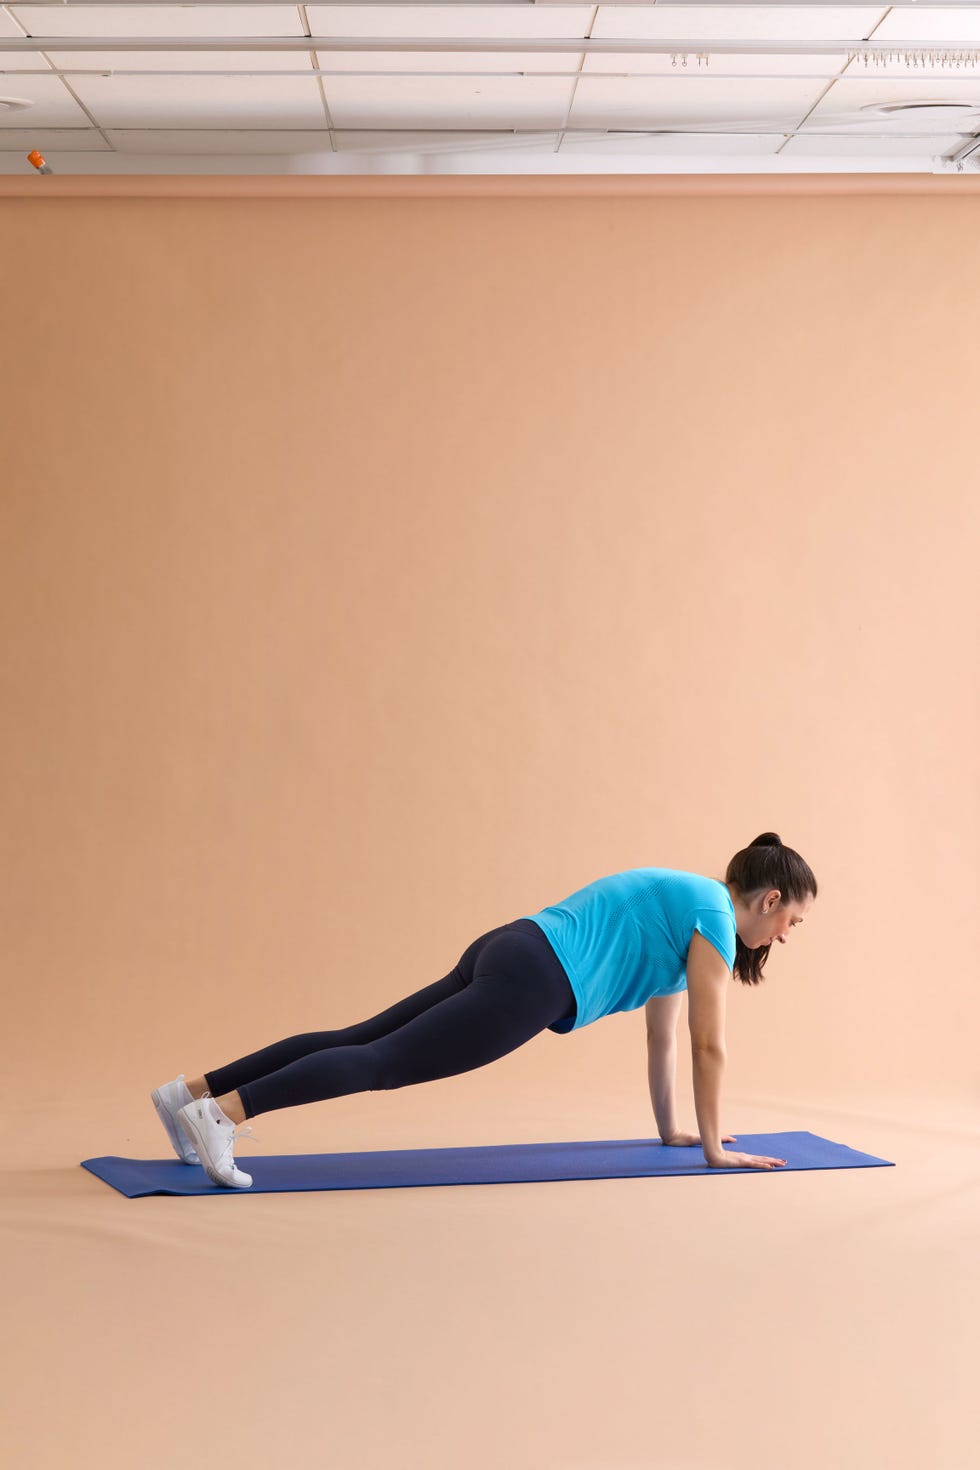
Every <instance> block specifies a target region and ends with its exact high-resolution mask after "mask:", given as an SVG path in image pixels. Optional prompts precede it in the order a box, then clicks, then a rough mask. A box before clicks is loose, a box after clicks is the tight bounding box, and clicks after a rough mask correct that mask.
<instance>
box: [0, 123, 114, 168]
mask: <svg viewBox="0 0 980 1470" xmlns="http://www.w3.org/2000/svg"><path fill="white" fill-rule="evenodd" d="M34 148H39V149H40V150H41V152H42V153H46V152H49V151H53V150H55V149H56V150H57V151H58V152H59V153H86V152H92V151H94V152H96V153H108V152H109V151H110V150H109V145H108V143H106V142H105V140H104V139H103V137H102V134H101V133H99V132H96V130H95V128H89V127H84V128H31V129H30V131H28V130H27V129H25V128H4V129H3V131H2V132H0V153H24V154H27V153H30V152H31V151H32V150H33V149H34ZM26 167H27V168H28V169H29V168H30V167H31V165H30V164H26Z"/></svg>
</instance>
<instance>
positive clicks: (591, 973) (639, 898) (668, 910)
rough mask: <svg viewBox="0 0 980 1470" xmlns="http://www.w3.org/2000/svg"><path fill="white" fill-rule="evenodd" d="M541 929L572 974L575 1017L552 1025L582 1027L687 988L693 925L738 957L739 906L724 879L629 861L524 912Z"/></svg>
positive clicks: (727, 957) (729, 956) (728, 959)
mask: <svg viewBox="0 0 980 1470" xmlns="http://www.w3.org/2000/svg"><path fill="white" fill-rule="evenodd" d="M521 917H522V918H524V919H533V921H534V923H535V924H537V925H538V926H539V928H541V929H543V931H544V933H545V935H546V936H547V938H548V941H549V942H550V944H551V947H552V949H553V950H554V951H555V954H556V955H557V956H558V958H559V959H560V960H561V963H562V965H563V967H564V969H565V973H566V974H567V975H568V978H569V980H570V981H571V985H572V989H573V990H574V992H575V999H576V1001H577V1003H578V1006H577V1014H576V1016H575V1018H574V1020H568V1019H565V1020H561V1021H555V1022H554V1024H553V1025H551V1026H549V1027H548V1030H549V1031H559V1032H562V1033H564V1032H567V1031H577V1030H578V1029H579V1028H580V1027H582V1026H588V1025H589V1024H590V1023H591V1022H592V1021H597V1020H598V1019H599V1017H600V1016H608V1015H611V1014H612V1013H613V1012H614V1011H635V1010H636V1009H637V1008H638V1007H639V1006H642V1005H645V1004H646V1002H647V1001H648V1000H649V999H650V997H651V995H672V994H674V992H675V991H678V990H686V989H687V951H688V947H689V945H690V943H691V935H692V934H693V933H694V931H695V929H696V930H697V931H698V933H700V934H703V935H704V937H705V939H707V940H710V942H711V943H712V944H713V945H714V946H715V948H716V949H717V950H718V952H719V953H720V954H721V956H722V957H723V959H724V961H725V963H726V964H727V965H728V966H729V968H732V967H733V966H734V964H735V937H736V936H735V908H734V905H733V904H732V900H731V895H730V894H729V892H728V889H727V888H726V887H725V885H724V883H721V882H719V881H718V879H716V878H702V877H701V876H700V874H698V873H684V872H679V871H678V870H677V869H675V868H629V869H628V870H627V871H626V872H625V873H613V874H611V876H610V877H608V878H597V879H596V881H595V882H594V883H589V884H587V886H586V887H585V888H580V889H578V891H577V892H576V893H573V894H571V895H570V896H569V897H568V898H565V899H563V900H562V901H561V903H553V904H549V905H548V907H547V908H543V909H541V910H539V912H538V913H536V914H522V915H521Z"/></svg>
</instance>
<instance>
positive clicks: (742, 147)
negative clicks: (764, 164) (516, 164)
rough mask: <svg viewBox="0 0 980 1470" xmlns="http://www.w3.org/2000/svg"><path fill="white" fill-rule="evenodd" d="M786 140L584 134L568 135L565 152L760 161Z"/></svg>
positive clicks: (753, 136) (751, 136) (751, 135)
mask: <svg viewBox="0 0 980 1470" xmlns="http://www.w3.org/2000/svg"><path fill="white" fill-rule="evenodd" d="M782 141H783V139H782V137H765V136H762V135H760V134H755V133H748V134H742V135H740V136H738V137H728V138H719V137H711V138H706V137H704V136H703V135H699V134H697V133H670V134H668V135H660V136H657V135H655V134H654V135H651V134H637V135H636V136H635V137H630V136H629V134H625V133H610V134H609V135H608V136H603V135H601V134H597V135H595V136H594V137H588V136H583V135H582V134H580V133H566V135H565V137H564V138H563V139H562V145H561V152H562V153H574V154H582V153H591V154H597V155H600V156H601V155H603V154H612V155H614V156H617V157H619V156H622V157H624V158H628V157H647V158H649V157H654V158H657V157H661V158H663V157H666V158H695V159H698V158H712V157H720V158H739V157H747V158H759V157H766V156H769V155H771V154H773V153H775V152H776V149H777V148H778V147H779V145H780V144H781V143H782Z"/></svg>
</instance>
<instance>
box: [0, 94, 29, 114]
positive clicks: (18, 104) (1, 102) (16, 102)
mask: <svg viewBox="0 0 980 1470" xmlns="http://www.w3.org/2000/svg"><path fill="white" fill-rule="evenodd" d="M33 106H34V103H33V102H32V101H31V99H30V98H29V97H0V107H6V108H9V109H10V111H11V112H19V111H20V109H21V108H22V107H33Z"/></svg>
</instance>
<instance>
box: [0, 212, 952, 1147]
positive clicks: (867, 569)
mask: <svg viewBox="0 0 980 1470" xmlns="http://www.w3.org/2000/svg"><path fill="white" fill-rule="evenodd" d="M0 211H2V213H0V226H2V239H3V247H2V248H3V260H4V275H5V278H6V282H7V286H8V290H7V292H6V293H5V296H6V304H5V309H4V334H3V335H4V348H5V351H4V357H5V366H6V372H5V382H4V387H3V395H2V396H3V403H4V419H5V425H4V434H3V446H4V455H3V459H4V471H3V490H2V527H0V529H2V547H3V552H2V559H3V568H2V572H3V574H2V578H0V600H2V601H0V606H2V659H3V667H4V698H3V747H4V759H3V761H2V764H0V781H2V800H3V813H4V821H3V825H4V830H5V840H4V844H3V850H4V858H3V872H2V887H3V894H4V903H3V907H4V911H5V912H4V918H3V925H2V928H3V932H4V939H3V951H4V970H5V972H6V979H5V1000H4V1008H5V1012H6V1021H7V1035H8V1043H7V1063H8V1065H7V1067H6V1068H5V1072H4V1077H3V1087H4V1090H5V1091H9V1092H10V1094H11V1095H12V1094H14V1093H19V1092H20V1091H22V1090H23V1088H24V1086H25V1085H27V1084H28V1083H30V1085H33V1086H37V1087H38V1088H39V1089H43V1090H49V1091H50V1092H51V1093H52V1094H54V1095H56V1096H67V1095H69V1094H70V1093H71V1092H72V1091H75V1092H77V1093H78V1094H79V1095H83V1094H84V1093H85V1091H86V1089H89V1090H91V1089H97V1090H98V1091H99V1092H100V1094H104V1093H105V1092H106V1091H107V1090H115V1091H117V1092H118V1093H119V1095H120V1096H121V1097H122V1096H126V1097H128V1096H131V1095H132V1096H137V1095H138V1096H139V1097H140V1099H141V1105H142V1106H143V1107H144V1110H145V1108H146V1107H147V1106H148V1104H146V1101H145V1096H144V1094H145V1093H146V1091H147V1090H148V1089H149V1087H151V1086H153V1085H155V1084H156V1083H157V1082H159V1081H161V1080H162V1079H163V1078H164V1077H170V1076H172V1075H174V1074H175V1073H176V1072H177V1071H178V1070H182V1071H186V1072H188V1073H191V1074H193V1073H195V1072H198V1071H202V1070H204V1069H205V1068H206V1067H214V1066H217V1065H219V1064H222V1063H224V1062H227V1061H229V1060H231V1059H232V1058H233V1057H234V1056H237V1055H239V1054H241V1053H243V1052H246V1051H251V1050H253V1049H255V1048H256V1047H258V1046H261V1045H264V1044H266V1043H268V1042H270V1041H273V1040H276V1039H278V1038H279V1037H281V1036H285V1035H288V1034H291V1033H292V1032H296V1031H304V1030H309V1029H320V1028H328V1027H333V1026H340V1025H346V1024H348V1023H350V1022H353V1021H356V1020H360V1019H362V1018H364V1017H366V1016H368V1015H371V1014H374V1012H376V1011H378V1010H380V1009H382V1008H383V1007H385V1006H387V1005H388V1004H390V1003H392V1002H393V1001H395V1000H396V999H399V998H401V997H402V996H403V995H406V994H408V993H410V992H411V991H413V990H416V989H418V988H420V987H421V986H423V985H425V984H428V983H429V982H430V981H432V980H434V979H437V978H439V977H440V976H442V975H444V974H446V973H447V972H448V970H449V969H450V968H451V967H452V966H453V964H454V963H455V962H456V960H457V959H458V957H459V955H460V953H461V952H462V950H463V948H464V947H465V946H466V945H467V944H468V943H469V942H470V940H471V939H473V938H474V937H475V936H476V935H477V934H480V933H482V932H483V931H484V930H486V929H489V928H491V927H493V926H495V925H497V924H500V923H503V922H505V921H507V920H509V919H511V918H516V917H517V916H518V915H520V914H524V913H529V912H533V911H534V910H535V909H537V908H539V907H541V906H543V905H544V904H546V903H550V902H554V901H556V900H558V899H560V898H562V897H564V896H565V895H566V894H568V893H570V892H571V891H573V890H574V889H576V888H578V887H581V886H582V885H583V884H585V883H587V882H589V881H591V880H592V879H593V878H597V877H599V876H602V875H603V874H606V873H611V872H615V871H617V870H620V869H623V868H628V867H632V866H639V865H662V866H667V867H680V868H689V869H692V870H695V871H698V872H703V873H707V874H710V875H712V876H715V877H722V876H723V875H724V869H725V865H726V863H727V861H728V859H729V858H730V857H731V855H732V854H733V853H734V852H735V851H736V850H737V849H738V848H740V847H742V846H744V845H745V844H746V843H747V842H749V841H750V840H751V838H752V837H754V836H755V835H756V834H757V833H758V832H760V831H763V830H765V829H767V828H774V829H775V830H777V831H778V832H780V833H781V835H782V837H783V839H784V841H785V842H787V843H789V844H790V845H791V846H794V847H796V848H798V849H799V850H800V851H801V852H802V853H803V855H804V857H806V858H807V860H808V861H809V862H810V864H811V866H812V867H813V868H814V870H815V872H816V874H817V877H818V879H819V882H820V885H821V894H820V897H819V900H818V902H817V904H816V906H815V907H814V909H813V911H812V913H811V915H810V917H809V919H808V921H807V923H806V924H805V925H804V926H803V928H802V929H801V930H799V931H798V932H797V933H795V934H794V935H793V937H792V940H791V942H790V943H789V944H788V945H787V946H786V947H785V948H784V949H782V950H779V951H778V952H776V953H774V954H773V955H772V956H771V958H770V961H769V964H768V968H767V972H766V973H767V977H768V978H767V983H766V984H765V985H764V986H762V987H760V988H759V989H757V990H748V989H746V988H743V987H741V986H733V987H732V989H731V994H730V999H729V1068H728V1074H727V1078H726V1091H727V1092H728V1093H729V1094H731V1095H738V1094H740V1093H741V1094H742V1095H744V1096H746V1097H749V1096H777V1095H778V1096H779V1097H781V1098H783V1099H785V1100H792V1099H793V1098H794V1097H795V1096H801V1097H802V1096H813V1097H827V1096H830V1095H833V1094H834V1093H837V1092H840V1093H843V1092H849V1093H860V1094H862V1095H863V1096H865V1097H866V1098H868V1099H872V1100H873V1099H874V1098H875V1097H876V1096H878V1095H885V1094H888V1095H890V1096H895V1095H899V1094H900V1095H902V1096H906V1097H908V1098H909V1099H910V1100H911V1101H912V1105H913V1106H914V1100H915V1098H916V1097H918V1096H922V1097H927V1096H928V1097H936V1096H943V1097H948V1098H950V1099H953V1098H955V1097H961V1098H974V1099H975V1098H976V1096H977V1090H978V1084H977V1070H976V1060H975V1058H976V1042H975V1036H976V1028H977V1023H978V1018H980V1003H978V998H977V981H978V974H977V961H976V957H975V946H974V944H973V936H974V934H975V933H976V926H977V918H978V913H977V892H978V888H980V840H978V830H980V826H978V818H980V807H978V782H977V762H976V755H977V751H978V749H980V728H978V726H980V698H978V692H980V691H978V658H977V654H978V640H977V631H978V618H977V611H978V598H977V553H978V547H980V535H978V531H980V526H978V521H980V512H978V496H977V468H976V446H977V437H976V425H977V389H976V383H977V378H976V348H977V342H978V341H980V296H978V295H977V293H976V292H975V291H974V292H971V291H970V290H969V282H970V281H971V279H972V278H973V277H974V276H975V264H976V244H975V242H976V240H977V238H978V232H980V199H978V197H977V196H976V195H975V194H973V195H970V196H969V197H962V198H951V197H940V198H929V199H922V198H915V197H909V198H874V197H804V198H799V197H796V198H794V197H789V196H787V197H778V196H775V195H774V196H772V197H767V198H761V199H759V198H755V199H746V198H739V197H600V198H590V197H578V198H576V197H536V198H532V197H519V196H518V197H511V198H503V199H500V198H496V199H493V198H480V197H469V198H467V197H459V198H451V197H446V198H441V199H440V198H434V199H433V198H422V197H419V198H412V197H410V196H409V197H400V198H384V197H378V198H373V199H372V198H362V199H357V198H330V197H320V198H317V197H310V198H293V199H261V198H257V199H247V198H246V199H214V198H211V199H208V198H197V199H165V198H116V199H112V200H97V199H90V198H89V199H86V198H84V197H76V198H57V199H50V198H49V199H24V198H19V199H6V200H4V201H3V202H2V204H0ZM685 1040H686V1038H685V1037H684V1035H683V1033H682V1043H683V1042H684V1041H685ZM643 1053H644V1042H643V1035H642V1013H641V1012H636V1013H633V1014H631V1015H619V1016H614V1017H611V1018H607V1019H605V1020H603V1021H601V1022H598V1023H596V1024H595V1025H593V1026H591V1027H588V1028H586V1029H584V1030H583V1031H581V1032H579V1033H576V1034H574V1035H572V1036H568V1037H557V1036H554V1035H552V1034H551V1033H548V1034H546V1036H545V1037H543V1038H538V1039H536V1040H535V1041H534V1042H532V1043H531V1044H530V1045H529V1046H527V1047H525V1048H522V1049H521V1050H520V1051H518V1052H516V1053H514V1054H512V1055H511V1056H510V1057H508V1058H505V1059H503V1060H502V1061H500V1062H498V1063H496V1064H494V1067H493V1068H490V1069H485V1070H484V1071H483V1072H482V1073H481V1074H479V1076H478V1077H477V1076H474V1077H472V1078H470V1079H465V1080H462V1081H455V1082H453V1083H452V1084H448V1083H439V1084H433V1085H434V1086H436V1087H440V1088H447V1089H452V1090H451V1093H450V1091H449V1090H447V1092H446V1096H447V1098H448V1097H450V1095H451V1097H452V1099H453V1102H454V1105H455V1107H456V1108H457V1109H462V1114H463V1115H462V1117H459V1116H457V1117H456V1118H455V1121H454V1126H458V1129H459V1136H458V1141H465V1137H466V1127H465V1105H466V1099H467V1096H468V1095H469V1093H468V1089H469V1088H470V1087H473V1088H490V1089H491V1090H492V1089H494V1088H497V1087H499V1088H501V1089H506V1090H507V1091H514V1090H519V1089H521V1088H528V1089H533V1088H536V1087H538V1086H541V1085H546V1086H549V1087H552V1088H555V1089H558V1090H559V1091H561V1090H563V1089H567V1090H568V1091H569V1092H571V1091H573V1090H574V1091H575V1092H576V1093H577V1094H578V1093H580V1092H581V1090H582V1088H583V1087H588V1089H589V1090H590V1091H592V1092H594V1093H595V1095H596V1096H597V1097H599V1096H602V1095H603V1094H605V1093H607V1092H608V1093H611V1094H613V1095H615V1096H616V1097H621V1098H623V1099H629V1100H630V1102H629V1105H630V1106H631V1107H633V1108H634V1109H635V1111H634V1113H633V1114H632V1115H631V1116H630V1118H629V1120H625V1119H624V1123H623V1129H622V1132H621V1133H619V1134H615V1133H614V1134H612V1135H611V1136H626V1135H627V1134H628V1133H629V1132H630V1130H631V1128H632V1127H635V1122H636V1118H641V1119H642V1118H643V1117H644V1116H645V1115H647V1114H649V1103H648V1101H646V1096H645V1094H646V1078H645V1065H644V1055H643ZM685 1068H686V1069H687V1070H686V1073H685ZM689 1072H690V1069H689V1062H688V1059H687V1055H686V1050H685V1045H684V1044H682V1046H681V1050H680V1081H679V1087H680V1088H681V1089H682V1088H683V1087H684V1086H685V1076H686V1077H687V1078H689ZM345 1101H346V1100H345ZM350 1101H351V1102H352V1103H354V1102H355V1101H356V1100H350ZM325 1106H326V1105H325ZM331 1106H332V1105H331ZM680 1113H681V1115H682V1118H683V1120H684V1122H685V1123H686V1124H687V1125H688V1126H689V1125H692V1124H693V1123H694V1116H693V1107H692V1106H691V1104H690V1101H689V1099H685V1101H684V1102H683V1104H682V1106H681V1108H680ZM277 1116H278V1117H282V1116H283V1115H277ZM649 1121H650V1125H651V1127H650V1131H651V1132H652V1131H653V1130H652V1118H651V1119H650V1120H649ZM148 1126H149V1125H148ZM800 1126H804V1127H805V1126H806V1124H805V1123H802V1124H801V1125H800ZM640 1127H641V1131H642V1124H641V1125H640ZM599 1131H600V1132H601V1131H602V1130H601V1128H600V1130H599ZM283 1136H285V1132H284V1134H283ZM420 1141H426V1140H420ZM428 1141H431V1142H436V1143H437V1142H440V1141H442V1135H441V1134H440V1133H439V1131H438V1128H437V1129H436V1132H434V1133H430V1134H429V1136H428ZM446 1141H457V1138H456V1136H455V1135H454V1137H453V1139H452V1140H450V1139H449V1138H448V1134H447V1139H446ZM106 1151H113V1150H112V1149H111V1148H107V1147H106V1146H101V1147H100V1146H98V1140H95V1141H93V1142H92V1143H91V1145H90V1146H89V1147H88V1148H87V1152H88V1153H90V1154H91V1153H99V1152H106ZM118 1151H121V1152H125V1149H124V1148H123V1149H119V1150H118ZM80 1156H81V1155H80Z"/></svg>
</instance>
